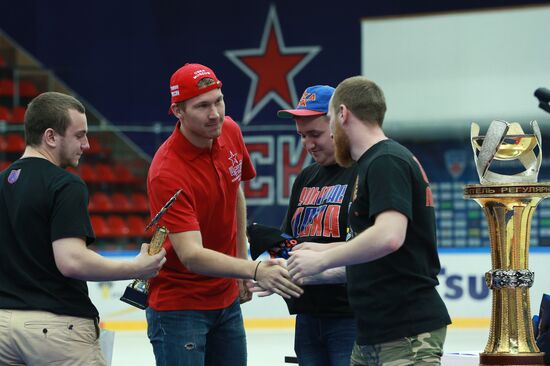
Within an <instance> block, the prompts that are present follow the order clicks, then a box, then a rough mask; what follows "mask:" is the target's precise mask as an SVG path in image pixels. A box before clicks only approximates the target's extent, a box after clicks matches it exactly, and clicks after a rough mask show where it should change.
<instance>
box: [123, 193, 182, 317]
mask: <svg viewBox="0 0 550 366" xmlns="http://www.w3.org/2000/svg"><path fill="white" fill-rule="evenodd" d="M180 192H181V189H180V190H178V191H177V192H176V193H175V194H174V195H173V196H172V198H170V199H169V200H168V202H166V203H165V204H164V206H163V207H162V208H161V209H160V211H159V212H158V213H157V214H156V215H155V217H153V219H152V220H151V222H149V224H147V226H146V227H145V231H147V230H149V229H150V228H151V227H153V225H156V223H157V222H158V221H159V220H160V218H161V217H162V215H164V214H165V213H166V211H167V210H168V208H169V207H170V206H172V203H174V202H175V201H176V198H177V197H178V195H179V194H180ZM166 236H168V229H166V227H165V226H159V227H157V229H156V230H155V233H154V234H153V237H152V238H151V242H150V243H149V249H148V250H147V253H148V254H149V255H155V254H157V253H158V252H160V250H161V249H162V244H164V240H166ZM148 291H149V281H147V280H140V279H136V280H133V281H132V283H130V284H129V285H128V286H126V290H124V294H123V295H122V297H121V298H120V300H121V301H124V302H125V303H128V304H130V305H132V306H135V307H137V308H139V309H141V310H143V309H145V308H147V306H148V301H147V293H148Z"/></svg>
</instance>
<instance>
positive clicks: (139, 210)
mask: <svg viewBox="0 0 550 366" xmlns="http://www.w3.org/2000/svg"><path fill="white" fill-rule="evenodd" d="M0 51H1V50H0ZM8 60H11V58H10V59H8V58H4V57H3V54H2V52H0V127H1V129H0V131H2V132H0V171H3V170H5V169H6V168H7V167H8V166H9V165H10V164H11V162H13V161H15V160H17V159H19V158H20V157H21V154H22V153H23V151H24V150H25V138H24V132H23V131H24V128H23V127H24V121H25V111H26V105H28V103H29V102H30V101H31V100H32V99H33V98H34V97H36V96H37V95H39V94H40V93H41V92H43V91H45V90H42V88H41V87H45V86H46V85H49V84H48V82H46V81H45V80H44V79H40V76H33V75H38V74H40V73H35V74H33V73H32V72H27V74H25V71H23V72H19V73H18V74H17V73H15V72H14V71H15V69H14V67H13V66H12V65H10V63H11V64H13V62H14V61H8ZM25 70H27V69H25ZM16 74H17V75H18V79H17V80H16V79H14V78H13V77H14V75H16ZM42 75H43V74H42ZM39 86H41V87H39ZM92 131H93V130H92ZM109 137H110V136H107V138H105V139H103V138H100V137H99V136H97V135H95V134H94V133H93V132H90V133H89V134H88V142H89V145H90V148H89V149H88V150H87V151H86V152H85V153H84V155H83V157H82V158H81V160H80V164H79V166H78V167H76V168H72V167H70V168H68V169H67V170H68V171H70V172H71V173H73V174H76V175H79V176H80V177H81V178H82V179H83V180H84V181H85V182H86V184H87V186H88V190H89V192H90V197H89V212H90V218H91V222H92V226H93V228H94V232H95V235H96V241H95V243H94V245H95V246H96V247H97V248H98V249H110V248H113V249H121V248H124V249H136V248H139V246H140V245H141V243H142V242H146V241H148V238H150V237H151V235H152V233H151V232H145V226H146V225H147V223H148V222H149V220H150V216H149V206H148V201H147V196H146V194H145V177H144V172H145V171H146V169H147V166H146V162H145V161H144V160H143V159H142V158H139V157H137V158H134V159H135V160H134V161H133V160H129V161H128V160H124V161H119V160H118V159H117V157H116V156H115V154H113V150H117V149H115V148H116V147H117V146H114V145H110V144H113V143H114V142H112V139H110V138H109ZM118 150H120V149H118ZM118 155H122V156H123V157H124V159H129V157H128V156H127V155H123V153H120V151H119V152H118Z"/></svg>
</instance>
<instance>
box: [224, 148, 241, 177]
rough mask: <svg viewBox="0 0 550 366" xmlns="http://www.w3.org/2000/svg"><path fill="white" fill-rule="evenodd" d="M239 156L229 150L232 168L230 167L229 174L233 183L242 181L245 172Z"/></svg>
mask: <svg viewBox="0 0 550 366" xmlns="http://www.w3.org/2000/svg"><path fill="white" fill-rule="evenodd" d="M238 158H239V156H238V155H237V154H235V153H234V152H233V151H231V150H229V157H228V158H227V159H229V161H230V162H231V166H230V167H229V174H230V175H231V181H232V182H236V181H240V180H241V173H242V170H243V161H242V160H239V159H238Z"/></svg>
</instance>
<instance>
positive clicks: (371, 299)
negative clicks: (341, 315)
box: [347, 140, 451, 345]
mask: <svg viewBox="0 0 550 366" xmlns="http://www.w3.org/2000/svg"><path fill="white" fill-rule="evenodd" d="M357 165H358V168H357V169H358V170H357V183H356V187H354V193H353V198H352V204H351V209H350V214H349V217H350V229H351V233H350V237H354V236H355V235H357V234H359V233H361V232H362V231H364V230H365V229H368V228H369V227H371V226H372V225H373V224H374V221H375V219H376V216H377V215H378V214H380V213H382V212H384V211H387V210H395V211H399V212H400V213H402V214H403V215H405V216H406V217H407V218H408V219H409V220H408V226H407V233H406V237H405V242H404V244H403V246H402V247H401V248H400V249H399V250H397V251H396V252H394V253H391V254H389V255H387V256H385V257H382V258H379V259H377V260H375V261H372V262H369V263H363V264H357V265H353V266H348V267H347V276H348V294H349V299H350V303H351V305H352V308H353V309H354V311H355V314H356V317H357V319H358V327H359V329H358V330H359V333H358V338H357V343H358V344H361V345H364V344H378V343H382V342H387V341H391V340H394V339H397V338H402V337H408V336H413V335H416V334H419V333H423V332H427V331H431V330H435V329H439V328H441V327H443V326H445V325H447V324H450V322H451V321H450V318H449V314H448V312H447V309H446V307H445V304H444V303H443V300H442V299H441V297H440V296H439V294H438V292H437V290H436V289H435V287H436V286H437V285H438V284H439V282H438V279H437V274H438V273H439V270H440V263H439V257H438V254H437V244H436V231H435V213H434V207H433V198H432V195H431V189H430V187H429V183H428V178H427V176H426V174H425V172H424V170H423V169H422V167H421V166H420V163H419V162H418V160H416V158H415V157H414V156H413V155H412V154H411V152H410V151H409V150H407V149H406V148H405V147H403V146H402V145H400V144H398V143H397V142H395V141H393V140H383V141H381V142H379V143H378V144H376V145H374V146H373V147H371V148H370V149H369V150H367V151H366V152H365V153H364V154H363V156H361V158H360V159H359V161H358V162H357Z"/></svg>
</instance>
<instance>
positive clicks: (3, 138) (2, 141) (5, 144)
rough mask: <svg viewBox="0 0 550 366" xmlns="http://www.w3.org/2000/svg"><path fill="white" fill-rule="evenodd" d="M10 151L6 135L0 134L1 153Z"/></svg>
mask: <svg viewBox="0 0 550 366" xmlns="http://www.w3.org/2000/svg"><path fill="white" fill-rule="evenodd" d="M7 149H8V141H6V135H2V134H0V152H6V150H7Z"/></svg>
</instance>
